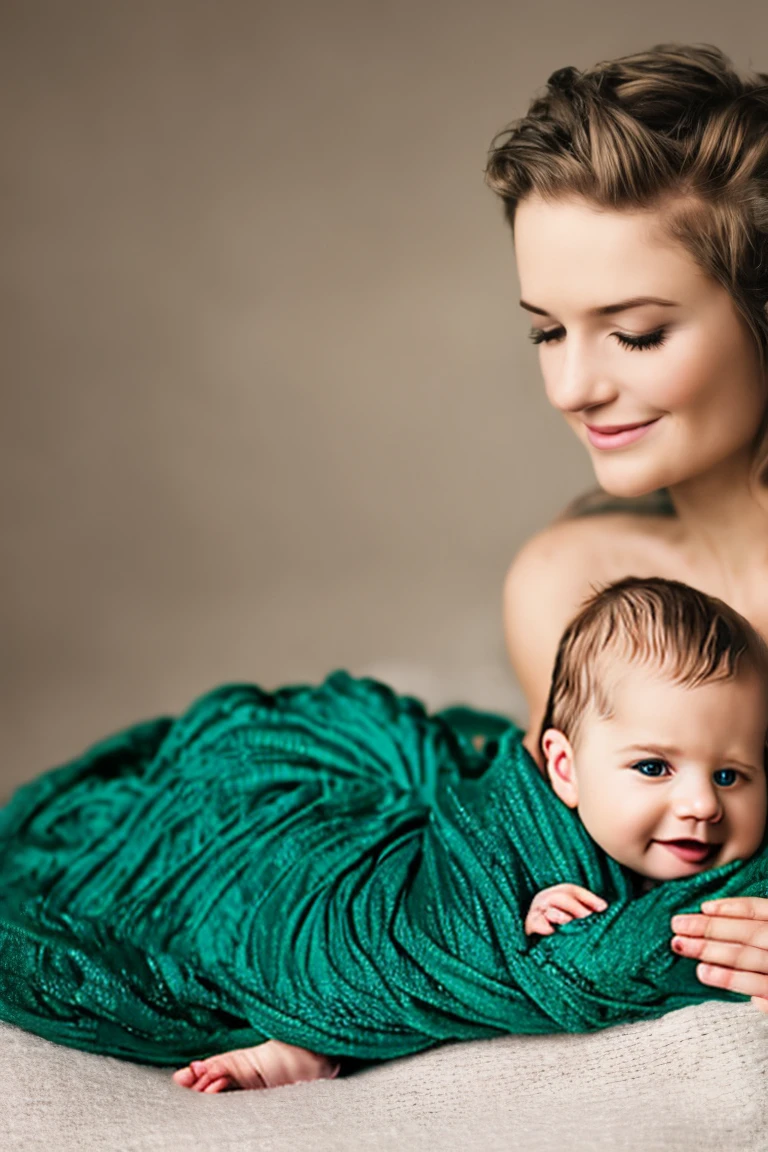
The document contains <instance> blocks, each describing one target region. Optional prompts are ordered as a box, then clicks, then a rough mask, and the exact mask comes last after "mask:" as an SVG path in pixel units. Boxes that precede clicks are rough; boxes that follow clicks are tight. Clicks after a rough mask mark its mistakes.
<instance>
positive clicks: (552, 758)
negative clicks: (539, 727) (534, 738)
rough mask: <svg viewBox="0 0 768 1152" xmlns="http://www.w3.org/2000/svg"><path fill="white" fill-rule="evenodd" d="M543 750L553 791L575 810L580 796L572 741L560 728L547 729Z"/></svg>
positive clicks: (542, 741) (543, 740)
mask: <svg viewBox="0 0 768 1152" xmlns="http://www.w3.org/2000/svg"><path fill="white" fill-rule="evenodd" d="M541 750H542V752H543V753H544V760H545V764H546V769H547V776H549V782H550V784H551V785H552V791H553V792H554V793H555V795H556V796H559V798H560V799H561V800H562V802H563V803H564V804H567V805H568V807H569V808H575V807H576V805H577V804H578V802H579V796H578V789H577V786H576V773H575V771H574V755H573V748H572V747H571V742H570V740H569V739H568V737H567V736H566V735H565V733H564V732H561V731H560V729H559V728H547V730H546V732H545V733H544V735H543V736H542V738H541Z"/></svg>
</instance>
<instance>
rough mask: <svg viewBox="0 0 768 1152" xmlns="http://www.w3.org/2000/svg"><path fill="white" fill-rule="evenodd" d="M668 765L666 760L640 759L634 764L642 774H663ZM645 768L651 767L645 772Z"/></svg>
mask: <svg viewBox="0 0 768 1152" xmlns="http://www.w3.org/2000/svg"><path fill="white" fill-rule="evenodd" d="M666 766H667V765H666V761H664V760H638V762H637V764H633V765H632V767H633V768H637V770H638V772H639V773H640V775H641V776H661V775H662V772H663V771H664V769H665V768H666ZM645 768H650V772H645V771H644V769H645ZM657 769H660V770H661V771H657Z"/></svg>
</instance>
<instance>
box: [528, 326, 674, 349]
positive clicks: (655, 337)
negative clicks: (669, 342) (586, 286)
mask: <svg viewBox="0 0 768 1152" xmlns="http://www.w3.org/2000/svg"><path fill="white" fill-rule="evenodd" d="M563 332H564V329H563V328H549V329H547V330H546V331H545V330H544V329H543V328H532V329H531V331H530V332H529V333H528V339H529V340H532V341H533V343H534V344H551V343H552V342H553V341H556V340H559V339H560V337H561V336H562V334H563ZM611 335H612V336H615V337H616V339H617V340H618V341H619V343H620V344H622V345H623V346H624V347H625V348H632V349H636V350H639V351H642V350H643V349H644V348H658V347H659V346H660V345H661V344H663V343H664V341H665V340H666V338H667V330H666V328H657V329H656V331H655V332H648V333H646V335H645V336H627V335H625V334H624V333H623V332H612V333H611Z"/></svg>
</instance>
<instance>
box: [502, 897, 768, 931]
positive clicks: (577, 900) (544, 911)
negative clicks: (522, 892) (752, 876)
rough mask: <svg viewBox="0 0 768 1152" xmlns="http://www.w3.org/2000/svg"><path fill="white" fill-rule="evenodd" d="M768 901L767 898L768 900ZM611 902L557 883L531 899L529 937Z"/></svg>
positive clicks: (527, 928)
mask: <svg viewBox="0 0 768 1152" xmlns="http://www.w3.org/2000/svg"><path fill="white" fill-rule="evenodd" d="M766 903H768V901H766ZM607 907H608V905H607V904H606V902H605V900H603V899H602V898H601V897H600V896H595V894H594V892H590V891H589V889H588V888H580V887H579V885H578V884H555V885H553V887H552V888H542V890H541V892H537V893H536V895H535V896H534V898H533V900H532V901H531V906H530V908H529V909H528V915H527V916H526V918H525V934H526V936H533V935H536V936H551V935H552V933H553V932H554V930H555V929H554V925H556V924H567V923H568V921H569V920H573V918H574V916H576V917H578V919H582V918H583V917H584V916H591V915H592V913H593V912H602V911H603V910H604V909H605V908H607Z"/></svg>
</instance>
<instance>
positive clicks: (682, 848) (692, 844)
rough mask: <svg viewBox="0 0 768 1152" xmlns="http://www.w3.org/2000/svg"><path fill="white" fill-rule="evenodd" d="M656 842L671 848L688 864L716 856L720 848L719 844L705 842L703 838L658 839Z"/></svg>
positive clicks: (663, 846) (679, 858)
mask: <svg viewBox="0 0 768 1152" xmlns="http://www.w3.org/2000/svg"><path fill="white" fill-rule="evenodd" d="M656 843H657V844H661V846H662V848H667V849H669V851H670V852H672V853H673V855H675V856H677V858H678V860H684V861H685V862H686V863H687V864H702V863H703V862H704V861H705V860H708V859H709V858H710V856H714V854H715V852H716V851H717V849H718V845H717V844H704V843H702V841H701V840H657V841H656Z"/></svg>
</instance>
